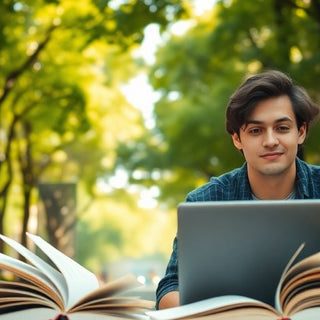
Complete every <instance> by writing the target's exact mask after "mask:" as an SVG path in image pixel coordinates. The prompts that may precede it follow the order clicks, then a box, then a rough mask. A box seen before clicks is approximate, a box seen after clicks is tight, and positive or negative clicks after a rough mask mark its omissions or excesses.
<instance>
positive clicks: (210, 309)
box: [146, 296, 280, 320]
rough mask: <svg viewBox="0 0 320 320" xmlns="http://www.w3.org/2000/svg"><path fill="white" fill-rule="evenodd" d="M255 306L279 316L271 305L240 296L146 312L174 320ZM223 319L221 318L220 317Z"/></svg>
mask: <svg viewBox="0 0 320 320" xmlns="http://www.w3.org/2000/svg"><path fill="white" fill-rule="evenodd" d="M247 307H248V308H250V307H255V308H261V309H262V310H264V311H263V313H264V312H267V313H268V314H270V315H272V316H273V318H274V317H280V314H279V313H278V312H277V311H276V310H274V309H273V308H272V307H271V306H269V305H267V304H265V303H262V302H260V301H257V300H255V299H250V298H246V297H241V296H220V297H215V298H209V299H205V300H201V301H198V302H193V303H189V304H186V305H183V306H179V307H174V308H169V309H163V310H158V311H149V312H146V314H147V315H148V316H150V318H151V319H155V320H174V319H180V318H185V317H188V318H198V316H201V315H202V316H204V315H209V314H210V316H212V315H213V314H215V313H219V312H221V314H222V311H228V310H236V308H241V309H242V310H243V309H245V308H247ZM221 319H223V318H221Z"/></svg>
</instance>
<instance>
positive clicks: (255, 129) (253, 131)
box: [248, 127, 261, 135]
mask: <svg viewBox="0 0 320 320" xmlns="http://www.w3.org/2000/svg"><path fill="white" fill-rule="evenodd" d="M248 132H249V134H252V135H258V134H259V133H260V132H261V129H260V128H257V127H254V128H249V129H248Z"/></svg>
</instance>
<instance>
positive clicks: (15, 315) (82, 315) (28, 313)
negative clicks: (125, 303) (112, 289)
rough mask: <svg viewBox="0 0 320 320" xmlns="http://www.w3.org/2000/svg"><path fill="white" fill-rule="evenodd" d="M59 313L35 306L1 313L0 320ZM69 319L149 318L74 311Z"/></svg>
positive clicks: (44, 319)
mask: <svg viewBox="0 0 320 320" xmlns="http://www.w3.org/2000/svg"><path fill="white" fill-rule="evenodd" d="M58 315H59V312H57V311H56V310H53V309H49V308H35V309H28V310H23V311H16V312H11V313H8V314H0V320H22V319H26V320H50V319H55V318H56V317H57V316H58ZM67 317H68V319H69V320H121V319H127V320H128V319H131V320H134V319H136V320H149V317H147V316H146V315H136V316H130V314H129V315H127V316H123V317H118V316H113V315H106V314H105V315H101V314H95V313H74V314H68V315H67Z"/></svg>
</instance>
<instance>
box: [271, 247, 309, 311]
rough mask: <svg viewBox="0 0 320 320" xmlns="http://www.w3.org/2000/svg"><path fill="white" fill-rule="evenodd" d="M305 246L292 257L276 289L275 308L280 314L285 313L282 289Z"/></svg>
mask: <svg viewBox="0 0 320 320" xmlns="http://www.w3.org/2000/svg"><path fill="white" fill-rule="evenodd" d="M304 246H305V244H304V243H302V244H301V245H300V246H299V248H298V249H297V251H296V252H295V253H294V254H293V256H292V257H291V259H290V260H289V262H288V264H287V265H286V267H285V269H284V270H283V272H282V275H281V277H280V280H279V284H278V286H277V289H276V293H275V308H276V310H278V311H279V312H281V313H283V310H282V305H281V303H280V300H281V299H280V295H281V289H282V286H283V283H284V281H285V278H286V276H287V273H288V270H289V269H290V267H291V266H292V264H293V262H294V260H296V259H297V257H298V255H299V254H300V252H301V251H302V249H303V248H304Z"/></svg>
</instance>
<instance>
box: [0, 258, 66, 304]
mask: <svg viewBox="0 0 320 320" xmlns="http://www.w3.org/2000/svg"><path fill="white" fill-rule="evenodd" d="M0 268H2V269H4V270H7V271H10V272H12V273H13V274H15V275H16V276H18V277H20V278H22V279H25V280H27V281H29V282H31V283H33V284H35V285H37V286H38V287H39V288H42V290H43V291H45V292H46V293H47V294H48V295H50V296H51V297H52V298H53V299H54V300H55V301H56V304H57V305H58V306H60V307H61V306H62V307H63V305H64V302H63V300H62V297H61V296H60V295H59V292H58V291H57V289H56V287H55V286H54V285H53V284H52V282H51V281H50V280H49V279H48V278H47V277H46V276H45V275H44V274H43V273H42V272H41V271H39V270H38V269H36V268H35V267H33V266H31V265H29V264H27V263H25V262H22V261H20V260H18V259H15V258H12V257H9V256H6V255H4V254H2V253H0ZM2 288H3V286H2V287H0V291H1V289H2Z"/></svg>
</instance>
